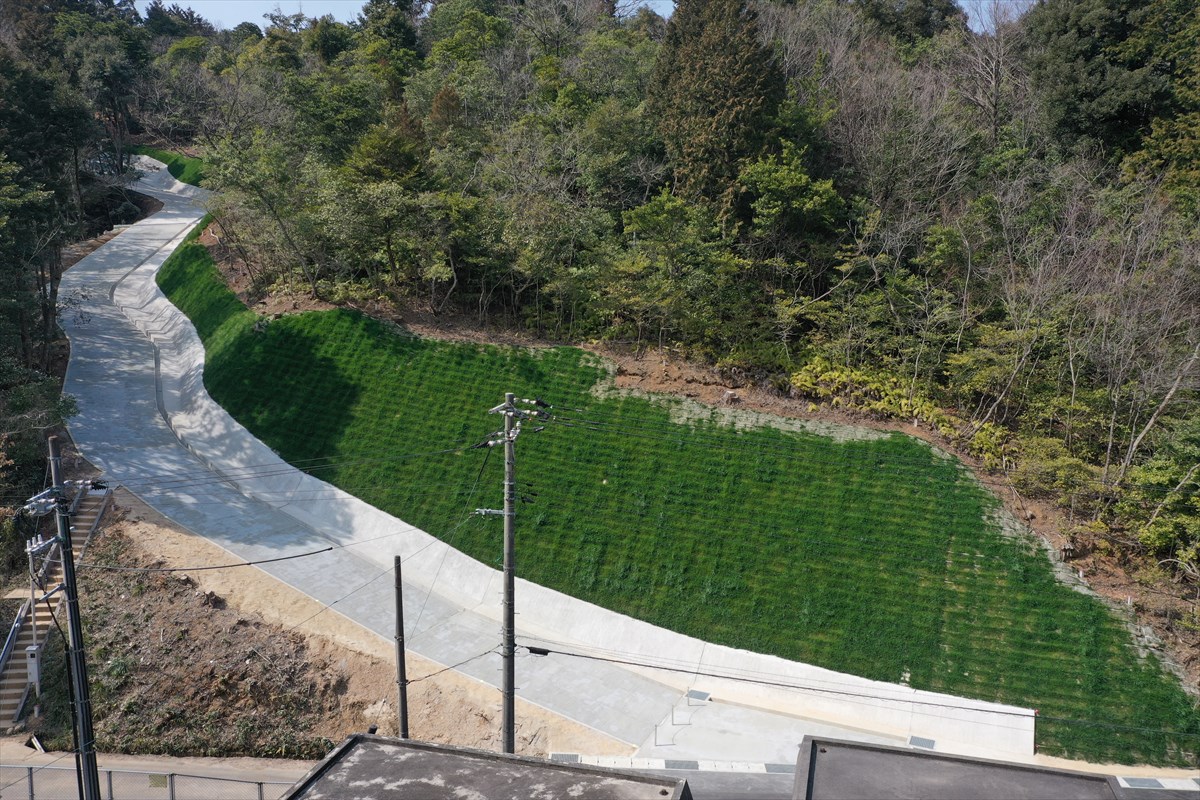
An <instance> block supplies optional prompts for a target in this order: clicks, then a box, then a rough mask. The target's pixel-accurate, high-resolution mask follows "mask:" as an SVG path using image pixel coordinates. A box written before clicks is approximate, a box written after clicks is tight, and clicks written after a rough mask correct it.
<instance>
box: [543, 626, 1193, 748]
mask: <svg viewBox="0 0 1200 800" xmlns="http://www.w3.org/2000/svg"><path fill="white" fill-rule="evenodd" d="M522 638H526V637H522ZM521 646H522V647H524V648H525V649H526V650H527V651H529V653H530V654H531V655H535V656H537V655H561V656H568V657H571V658H582V659H586V660H590V661H603V662H608V663H611V664H620V665H624V666H631V667H643V668H648V669H659V670H663V671H664V672H678V673H684V674H687V675H701V676H704V677H707V678H716V679H719V680H728V681H734V682H737V683H752V684H756V685H760V686H773V687H778V688H782V689H792V690H796V691H802V692H813V693H818V694H832V695H841V696H847V697H855V698H859V699H864V700H882V701H888V702H903V703H912V704H914V705H920V706H926V707H931V708H945V709H953V710H956V711H979V710H980V709H979V707H978V706H968V705H956V704H953V703H942V702H934V701H931V700H917V699H915V698H911V697H906V698H896V697H888V696H886V695H882V694H871V693H870V692H852V691H849V690H845V689H825V688H822V687H820V686H809V685H804V684H798V683H789V682H786V681H772V680H765V679H761V678H747V677H742V676H739V675H731V674H725V673H720V672H706V671H704V670H700V669H697V668H696V667H688V668H682V667H671V666H665V665H662V664H656V663H651V662H646V661H636V660H634V659H631V658H615V657H611V656H598V655H590V654H587V653H575V652H570V651H567V650H554V649H551V648H548V647H531V646H529V645H521ZM981 702H991V701H981ZM987 713H989V714H998V715H1002V716H1012V717H1023V718H1029V717H1030V714H1028V713H1026V712H1023V711H1004V710H999V709H997V710H992V709H987ZM1034 715H1035V716H1036V717H1037V718H1038V719H1040V720H1046V721H1052V722H1066V723H1071V724H1076V725H1091V726H1095V727H1103V728H1108V729H1110V730H1120V731H1128V732H1134V733H1157V734H1167V735H1170V736H1179V737H1185V738H1190V739H1200V733H1189V732H1186V731H1173V730H1168V729H1164V728H1142V727H1137V726H1132V725H1119V724H1117V723H1111V722H1101V721H1098V720H1085V719H1073V718H1069V717H1050V716H1046V717H1043V716H1041V715H1040V714H1038V713H1037V712H1036V711H1035V712H1034Z"/></svg>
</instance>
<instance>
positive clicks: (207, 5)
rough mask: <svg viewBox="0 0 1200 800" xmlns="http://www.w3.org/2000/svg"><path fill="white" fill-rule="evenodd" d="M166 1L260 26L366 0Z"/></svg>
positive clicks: (346, 10) (653, 2) (661, 0)
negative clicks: (276, 16) (276, 14)
mask: <svg viewBox="0 0 1200 800" xmlns="http://www.w3.org/2000/svg"><path fill="white" fill-rule="evenodd" d="M163 2H164V3H166V5H168V6H170V5H171V4H172V3H178V4H179V5H180V6H183V7H184V8H191V9H192V10H193V11H195V12H196V13H197V14H199V15H200V16H202V17H204V18H205V19H206V20H208V21H209V22H211V23H212V24H213V25H216V26H217V27H218V28H226V29H230V28H234V27H236V26H237V24H238V23H239V22H253V23H254V24H255V25H259V26H262V25H263V23H264V21H265V20H264V19H263V15H264V14H269V13H271V12H272V11H274V10H275V7H276V6H278V7H279V9H280V10H281V11H282V12H283V13H284V14H295V13H297V12H300V11H302V12H304V15H305V16H307V17H323V16H325V15H326V14H332V15H333V18H334V19H336V20H340V21H342V22H350V21H351V20H353V19H354V18H355V17H357V16H358V12H359V10H360V9H361V8H362V7H363V4H364V2H365V0H163ZM135 4H136V5H137V8H138V11H141V12H143V13H145V11H146V6H148V5H150V0H136V3H135ZM645 5H648V6H650V7H651V8H653V9H655V10H656V11H658V13H660V14H663V15H664V16H665V15H667V14H668V13H669V12H670V11H671V9H672V8H674V6H675V4H674V2H672V0H647V2H646V3H645Z"/></svg>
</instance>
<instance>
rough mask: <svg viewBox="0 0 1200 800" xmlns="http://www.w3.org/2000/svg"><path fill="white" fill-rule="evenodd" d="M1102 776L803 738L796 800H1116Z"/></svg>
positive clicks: (1111, 786) (1111, 782) (1113, 789)
mask: <svg viewBox="0 0 1200 800" xmlns="http://www.w3.org/2000/svg"><path fill="white" fill-rule="evenodd" d="M1124 794H1125V793H1124V792H1119V791H1118V787H1116V786H1115V781H1114V780H1112V779H1109V778H1106V777H1104V776H1102V775H1091V774H1088V773H1084V772H1069V771H1067V770H1060V769H1049V768H1044V767H1034V766H1027V765H1024V764H1009V763H1006V762H1003V761H988V760H985V759H981V758H966V757H963V756H951V755H943V754H941V753H931V752H927V751H926V752H922V751H919V750H910V749H906V748H903V747H886V746H883V745H874V744H863V743H860V742H845V741H839V740H836V739H816V738H813V737H809V736H806V737H804V741H803V743H801V745H800V757H799V761H798V763H797V766H796V786H795V791H794V797H795V798H796V800H801V798H803V800H834V798H836V800H847V798H872V800H909V798H911V799H912V800H1025V799H1026V798H1028V799H1029V800H1034V799H1037V798H1047V797H1054V798H1057V800H1116V799H1117V798H1119V797H1122V796H1124Z"/></svg>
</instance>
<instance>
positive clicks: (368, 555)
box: [61, 158, 1033, 764]
mask: <svg viewBox="0 0 1200 800" xmlns="http://www.w3.org/2000/svg"><path fill="white" fill-rule="evenodd" d="M140 163H141V165H142V166H143V168H145V169H147V170H148V173H147V174H146V176H145V177H144V178H143V179H142V180H141V182H140V184H139V185H138V186H137V188H138V190H139V191H143V192H145V193H147V194H151V195H153V196H155V197H157V198H158V199H160V200H162V201H163V203H164V207H163V209H162V211H160V212H159V213H158V214H155V215H154V216H152V217H150V218H148V219H146V220H144V221H142V222H140V223H138V224H136V225H134V226H132V227H130V228H129V229H127V230H126V231H124V232H123V233H121V234H120V235H119V236H117V237H115V238H114V239H113V240H112V241H110V242H108V243H107V244H106V245H104V246H103V247H101V248H100V249H98V250H96V251H95V252H94V253H92V254H91V255H89V256H88V257H86V258H85V259H83V260H82V261H80V262H79V263H78V264H77V265H75V266H74V267H73V268H72V269H71V270H69V271H68V272H67V274H66V275H65V277H64V279H63V282H62V287H61V295H62V297H63V298H64V300H67V301H68V302H69V306H68V311H66V312H65V313H64V319H63V327H64V329H65V330H66V332H67V335H68V336H69V338H70V340H71V361H70V365H69V367H68V370H67V376H66V384H65V387H64V391H66V392H68V393H70V394H73V395H74V396H75V397H76V398H77V399H78V402H79V410H80V413H79V415H78V416H77V417H75V418H73V419H72V420H71V422H70V430H71V434H72V437H73V438H74V440H75V442H76V444H77V446H78V448H79V450H80V452H81V453H83V454H84V456H85V457H87V458H88V460H89V461H91V462H92V463H93V464H95V465H96V466H97V467H99V468H100V469H102V470H103V471H104V473H105V474H106V475H107V476H108V477H109V478H110V479H111V480H115V481H119V482H121V483H123V484H125V485H126V486H127V487H130V488H131V489H132V490H134V491H135V492H136V493H137V494H138V495H139V496H141V497H142V499H144V500H145V501H146V502H147V503H149V504H150V505H152V506H153V507H155V508H156V509H157V510H159V511H160V512H161V513H163V514H164V515H166V516H167V517H169V518H171V519H173V520H175V521H176V522H178V523H179V524H181V525H183V526H185V527H186V528H188V529H189V530H191V531H193V532H195V533H196V534H199V535H201V536H204V537H206V538H207V539H209V540H211V541H213V542H215V543H216V544H218V545H220V546H222V547H223V548H225V549H226V550H228V551H229V552H230V553H231V554H233V555H234V556H236V557H237V558H241V559H246V560H257V559H262V558H270V557H273V556H278V555H281V554H291V553H298V552H305V551H309V550H314V549H319V548H321V547H326V546H329V545H337V546H338V549H335V550H333V551H331V552H327V553H321V554H319V555H314V556H311V557H308V558H301V559H296V560H291V561H281V562H277V563H274V564H268V565H263V566H262V567H261V568H262V569H263V570H264V571H266V572H268V573H269V574H271V575H272V576H274V577H276V578H278V579H280V580H282V581H284V582H286V583H288V584H289V585H291V586H293V587H295V588H297V589H299V590H300V591H302V592H304V593H305V594H307V595H309V596H311V597H313V598H314V599H316V600H317V601H319V602H321V603H324V604H334V603H336V607H335V611H333V612H329V613H340V614H343V615H344V616H346V617H347V618H349V619H351V620H353V621H354V622H357V623H359V624H361V625H363V626H365V627H367V628H369V629H371V630H372V631H375V632H376V633H378V634H380V635H382V636H384V637H387V638H391V636H392V634H393V631H394V624H395V623H394V620H395V617H394V608H393V596H392V583H391V579H390V577H389V575H390V565H391V561H392V556H393V554H403V555H404V556H405V559H406V564H405V570H406V574H405V578H406V583H405V587H404V594H405V603H406V607H407V608H409V609H415V608H421V607H423V609H424V610H423V612H422V614H421V615H420V620H419V622H420V628H419V630H418V629H417V627H416V625H415V623H416V622H417V620H415V619H413V617H414V616H415V615H414V614H412V613H410V614H408V615H407V616H408V617H409V619H408V620H406V622H407V624H408V626H409V630H407V631H406V638H407V641H408V645H409V646H410V647H411V649H413V650H414V651H415V652H417V653H419V654H420V655H422V656H425V657H426V658H429V659H431V660H433V661H436V662H438V663H440V664H446V665H450V664H458V663H459V662H462V661H464V660H468V659H471V658H472V657H475V656H478V655H479V654H480V653H482V652H484V651H486V650H488V649H489V648H493V647H494V646H496V645H498V643H499V638H500V637H499V629H498V622H497V619H498V608H499V602H498V596H497V591H496V590H497V589H498V586H499V583H498V581H496V580H494V579H493V578H492V577H489V575H490V573H491V572H492V571H490V570H487V569H486V568H484V567H483V566H482V565H479V564H478V563H477V562H469V560H468V559H466V558H465V556H462V555H461V554H458V553H457V552H456V551H451V550H449V549H448V548H445V547H444V546H443V545H441V544H440V543H437V542H435V541H433V540H431V539H430V537H428V536H427V535H426V534H424V533H422V532H420V531H417V530H416V529H413V528H411V526H407V525H406V524H405V523H403V522H401V521H400V520H395V519H394V518H391V517H386V515H381V512H378V511H376V510H374V509H370V508H369V507H366V506H365V504H362V503H360V502H358V501H356V500H353V499H352V498H348V497H344V496H343V497H342V498H341V499H338V500H336V501H334V500H330V499H329V494H328V493H329V492H331V491H332V490H331V489H330V487H328V486H325V485H324V484H320V483H319V482H314V481H313V479H311V478H307V477H305V476H302V475H301V474H300V473H298V472H297V471H295V470H291V469H290V468H288V467H286V465H282V466H275V467H271V468H270V472H271V474H272V477H271V478H270V479H269V480H268V479H267V478H255V479H254V480H247V476H249V475H251V474H252V473H255V474H257V475H261V474H262V473H263V470H264V469H266V468H265V467H263V466H262V465H264V464H266V463H268V462H271V463H274V464H276V465H279V464H280V463H281V462H278V459H274V461H273V462H272V461H271V459H273V458H274V457H273V455H272V454H271V453H270V451H269V450H268V449H267V448H266V447H265V446H264V445H262V443H261V442H258V441H257V440H255V439H254V438H253V437H252V436H250V434H249V433H248V432H247V431H245V429H243V428H241V426H239V425H237V424H236V423H235V422H233V421H232V420H231V419H230V418H228V415H226V414H224V412H223V411H221V410H220V409H219V408H217V407H216V406H215V404H213V403H212V401H211V400H210V399H209V398H208V397H207V394H206V393H205V392H204V391H203V386H202V378H201V369H202V365H203V349H202V347H200V345H199V340H198V339H197V337H196V335H195V331H194V329H193V328H192V327H191V325H190V323H188V322H187V321H186V320H185V319H183V318H182V315H181V314H179V312H178V311H176V310H175V309H174V308H173V307H172V306H170V304H169V303H167V302H166V300H165V298H163V297H162V295H161V293H159V292H158V290H157V287H156V286H155V285H154V273H155V272H156V270H157V269H158V267H159V266H161V264H162V262H163V261H164V260H165V259H166V257H167V255H169V254H170V252H172V251H173V250H174V248H175V247H177V246H178V244H179V243H180V242H181V241H182V239H183V237H184V235H185V234H186V232H187V231H188V230H190V229H191V228H192V227H193V226H194V225H195V224H196V223H197V222H198V221H199V219H200V218H201V217H202V216H203V213H204V210H203V207H202V205H201V203H202V201H203V194H204V193H203V191H202V190H197V189H195V188H193V187H186V186H183V185H182V184H179V183H178V182H176V181H174V179H172V178H171V177H170V176H169V175H168V174H167V172H166V170H165V169H161V165H159V164H158V162H154V161H151V160H150V159H145V158H142V159H141V162H140ZM264 459H265V460H264ZM248 467H253V469H251V470H248V469H247V468H248ZM260 484H262V485H260ZM314 491H320V492H322V494H313V492H314ZM256 493H257V497H256V496H255V494H256ZM339 494H340V493H339ZM259 498H262V499H259ZM316 498H319V499H320V502H314V499H316ZM368 518H369V521H364V520H368ZM381 531H383V532H384V534H383V535H381V534H380V532H381ZM468 562H469V563H468ZM447 565H449V566H447ZM410 566H411V569H410ZM443 567H446V568H445V569H443ZM435 569H436V572H435ZM439 576H440V577H439ZM435 584H436V585H435ZM522 595H524V596H525V598H526V599H525V602H524V604H522ZM518 609H519V611H520V612H523V616H521V617H519V618H518V625H519V628H520V629H521V631H519V632H523V633H524V634H526V635H528V636H532V637H537V636H544V637H547V638H549V639H553V638H557V639H565V638H569V639H572V640H574V641H576V642H579V643H580V646H581V647H586V646H588V645H586V644H584V643H583V642H585V641H587V642H592V644H591V646H592V647H593V648H594V649H595V651H599V649H600V647H602V644H601V643H606V642H607V643H611V642H618V643H619V644H617V645H614V644H609V645H608V646H609V647H610V648H612V649H620V650H622V651H625V652H628V651H629V650H633V651H634V652H637V651H638V649H639V648H640V649H641V652H643V653H644V654H645V655H644V657H645V658H653V659H656V660H657V662H658V663H663V664H667V663H671V664H688V665H690V667H691V668H697V669H698V668H699V666H700V665H705V666H706V667H708V668H714V669H719V668H725V669H729V670H737V671H738V672H739V674H745V673H747V672H750V671H755V670H756V671H757V673H758V674H763V673H770V674H771V675H772V676H780V677H786V678H790V679H792V680H800V679H804V680H807V681H809V682H810V683H812V682H814V681H816V682H822V681H823V682H824V684H826V685H829V686H837V687H843V688H844V687H847V686H856V687H859V689H860V690H861V689H862V687H864V686H869V687H871V688H872V689H873V691H875V692H878V693H886V694H887V696H888V697H889V698H891V697H894V698H896V699H895V700H894V701H889V702H892V706H888V709H887V710H886V713H884V712H881V711H880V708H881V707H882V705H884V704H882V703H874V702H864V701H862V700H858V701H850V704H849V705H847V704H846V703H847V701H842V700H839V701H837V702H840V703H842V705H841V706H836V705H835V704H834V701H832V700H829V698H828V697H821V696H817V695H812V694H809V695H799V694H798V693H795V692H791V693H783V694H780V693H779V692H778V691H776V693H775V694H774V695H771V696H769V695H766V694H763V695H762V696H761V697H760V696H758V695H755V694H753V693H751V694H747V695H745V696H744V697H743V696H737V697H736V698H735V699H737V700H738V701H739V702H740V703H743V704H744V705H741V704H739V705H734V704H732V703H723V702H713V701H708V702H701V703H696V702H694V701H689V700H688V698H687V696H686V692H687V689H688V688H691V686H693V685H695V686H696V688H705V687H702V686H701V685H700V684H699V683H697V682H696V681H695V680H694V679H693V678H692V676H683V677H682V678H681V677H680V676H679V675H678V674H670V673H660V672H659V673H655V672H649V671H645V670H643V671H641V672H634V671H631V670H628V669H626V668H623V667H620V666H616V665H613V664H608V663H603V662H598V661H586V660H581V659H570V658H563V657H549V658H532V657H525V658H521V659H520V660H519V661H518V666H517V670H518V671H517V682H518V694H519V695H520V696H521V697H522V698H523V699H525V700H527V701H530V702H533V703H536V704H538V705H540V706H543V707H545V708H547V709H549V710H551V711H553V712H555V713H558V714H560V715H562V716H564V717H567V718H569V719H572V720H575V721H578V722H581V723H583V724H585V725H587V726H590V727H592V728H594V729H596V730H598V731H600V732H602V733H604V734H607V735H608V736H611V737H613V738H614V739H617V740H619V741H622V742H625V743H627V744H628V745H629V746H630V749H631V751H633V750H634V749H636V751H637V755H638V756H644V757H656V758H668V759H701V760H705V759H708V760H719V761H722V762H728V761H742V762H756V763H760V764H761V763H763V762H772V763H783V764H790V763H793V762H794V760H795V755H796V749H795V748H796V745H797V744H798V743H799V742H800V740H801V738H802V737H803V736H804V735H805V734H811V735H818V736H832V737H838V738H853V739H858V740H865V741H874V742H880V743H890V744H897V743H905V742H906V740H907V736H908V734H909V733H918V734H920V735H924V734H925V730H926V729H925V728H922V727H921V726H922V725H925V726H929V725H942V724H945V719H946V713H945V712H942V713H940V715H938V716H936V718H935V717H934V715H928V716H929V717H930V719H925V718H924V717H922V716H921V713H920V708H919V706H920V701H919V700H916V701H914V700H913V698H914V697H916V696H917V695H920V693H915V692H912V690H908V689H906V688H904V687H894V686H888V685H886V684H871V683H869V682H863V681H862V680H861V679H857V678H853V677H851V676H841V675H838V674H836V673H828V672H826V671H823V670H816V669H815V668H812V667H807V666H805V665H798V664H791V663H790V662H783V661H781V660H779V659H769V658H768V657H763V656H755V655H754V654H749V653H743V652H741V651H732V650H730V649H729V648H719V647H714V646H712V645H705V644H704V643H702V642H698V641H697V640H690V639H687V638H686V637H680V636H678V635H677V634H671V633H670V632H667V631H661V630H660V629H655V628H652V627H651V626H647V625H645V624H643V623H638V622H636V621H633V620H629V619H628V618H625V617H620V616H619V615H615V614H613V613H612V612H607V611H604V610H603V609H597V608H595V607H592V606H587V605H586V604H582V603H579V601H575V600H573V599H570V598H565V597H564V596H562V595H557V594H555V593H552V592H549V591H548V590H545V589H541V588H540V587H536V586H533V585H531V584H527V583H524V582H522V583H521V584H520V586H519V588H518ZM577 637H583V638H577ZM589 637H590V638H589ZM459 670H460V671H461V672H463V673H465V674H467V675H470V676H472V677H474V678H476V679H478V680H481V681H484V682H486V683H488V684H491V685H493V686H496V685H498V683H499V680H500V676H501V672H500V661H499V657H498V656H497V655H494V654H493V655H488V656H486V657H483V658H476V659H475V660H469V661H468V663H466V664H464V665H462V666H461V667H459ZM743 688H744V687H743V686H742V685H741V684H735V683H732V682H728V683H722V682H720V681H716V682H714V683H713V686H712V687H708V690H709V691H711V692H712V694H714V695H716V696H718V697H733V696H734V695H735V693H736V692H737V691H741V690H742V689H743ZM939 697H941V698H942V699H943V700H946V699H951V700H953V698H945V697H944V696H939ZM497 702H499V698H497ZM914 702H915V703H916V706H914V705H913V703H914ZM956 702H963V703H966V702H971V703H972V705H973V706H974V708H973V709H972V710H971V712H970V713H965V715H964V719H967V722H965V723H963V724H968V723H969V724H979V721H980V720H982V719H984V718H986V717H987V715H988V714H989V713H997V710H999V711H998V713H999V714H1000V716H999V717H990V718H988V719H991V722H989V723H988V724H990V725H992V726H993V727H992V728H989V729H987V730H983V729H981V731H982V732H981V731H972V730H967V729H962V730H967V732H966V733H965V734H963V735H962V738H961V739H960V740H959V741H958V742H955V743H950V742H946V745H945V747H946V749H955V750H958V751H960V752H975V753H980V752H983V753H989V754H992V755H1003V756H1006V757H1009V758H1011V757H1014V756H1015V755H1019V754H1020V753H1021V750H1022V748H1024V747H1025V746H1026V742H1028V743H1029V744H1031V743H1032V728H1033V722H1032V717H1031V716H1030V717H1029V718H1028V719H1026V718H1025V717H1024V716H1022V715H1023V714H1025V713H1026V712H1025V710H1023V709H1012V708H1011V707H1000V706H994V705H991V704H983V703H974V702H973V701H956ZM822 703H824V705H822ZM855 703H856V704H855ZM905 703H908V705H907V706H904V704H905ZM756 704H758V705H760V707H759V708H757V709H756V708H748V707H745V705H750V706H753V705H756ZM894 706H903V707H904V708H907V711H904V712H903V713H900V712H896V710H895V707H894ZM781 707H782V708H786V709H787V710H788V711H789V712H790V713H787V714H784V713H775V712H774V711H773V710H769V709H776V708H781ZM809 708H819V709H820V713H819V716H823V717H824V718H826V719H845V720H848V721H849V725H847V726H846V727H842V726H838V725H831V724H828V723H821V722H815V721H813V720H811V719H804V718H801V717H800V715H801V714H803V713H805V710H806V709H809ZM914 708H916V709H917V710H915V711H914ZM831 709H840V711H838V712H837V713H838V714H840V715H841V716H838V715H836V714H835V710H831ZM1018 712H1019V713H1018ZM881 713H882V714H883V717H882V718H883V719H884V721H885V722H886V723H887V724H886V725H879V724H876V723H874V722H872V720H876V722H877V721H878V719H879V718H880V717H879V715H880V714H881ZM889 714H890V715H891V716H888V715H889ZM847 715H849V716H847ZM968 718H969V719H968ZM997 719H998V720H999V723H997V722H996V720H997ZM872 725H873V726H874V727H875V730H877V731H880V732H879V733H868V732H864V731H866V730H868V729H869V728H870V727H871V726H872ZM1009 732H1011V735H1012V737H1013V738H1012V739H1011V741H1010V742H1009V743H1007V744H1001V745H1000V746H999V748H998V749H997V745H996V744H995V742H996V741H999V740H997V739H995V738H994V737H995V736H996V735H1000V736H1003V735H1009ZM946 738H952V737H944V739H943V741H945V739H946ZM551 745H552V746H553V743H551ZM939 749H943V747H941V746H939Z"/></svg>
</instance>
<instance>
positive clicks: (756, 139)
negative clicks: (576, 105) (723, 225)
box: [646, 0, 784, 214]
mask: <svg viewBox="0 0 1200 800" xmlns="http://www.w3.org/2000/svg"><path fill="white" fill-rule="evenodd" d="M783 96H784V80H783V75H782V73H781V72H780V70H779V67H778V65H777V64H776V62H775V58H774V55H773V54H772V52H771V50H770V49H769V48H767V47H766V46H765V45H764V44H763V43H762V42H761V41H760V40H759V35H758V24H757V15H756V14H755V12H754V11H752V10H751V9H750V8H749V7H748V5H747V4H746V2H745V0H681V2H680V3H679V4H678V5H677V6H676V7H675V14H674V15H673V16H672V17H671V21H670V24H669V26H668V28H667V37H666V41H665V42H664V43H663V46H662V49H661V50H660V51H659V55H658V60H657V62H656V64H655V74H654V77H653V79H652V81H651V85H650V89H649V94H648V97H647V101H646V107H647V113H648V114H649V115H650V118H651V120H653V122H654V124H655V125H656V126H657V128H658V132H659V134H660V135H661V136H662V138H663V141H664V143H665V145H666V150H667V155H668V157H669V159H670V162H671V168H672V170H673V171H674V177H675V185H676V190H677V191H678V192H679V193H680V194H682V195H683V196H684V197H686V198H688V199H691V200H704V201H708V202H710V203H714V204H716V205H717V206H718V208H719V209H720V211H721V212H722V213H723V214H727V213H728V212H729V211H730V210H731V209H732V207H733V202H734V199H735V198H734V196H733V194H734V186H735V183H736V181H737V175H738V172H739V169H740V166H741V165H742V164H743V163H745V162H746V161H748V160H753V159H755V158H757V157H759V156H761V155H762V154H763V153H764V151H765V150H767V149H768V147H769V146H770V145H771V143H772V142H773V140H774V139H775V136H774V131H773V128H774V125H775V116H776V112H777V110H778V107H779V103H780V101H781V100H782V99H783Z"/></svg>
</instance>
